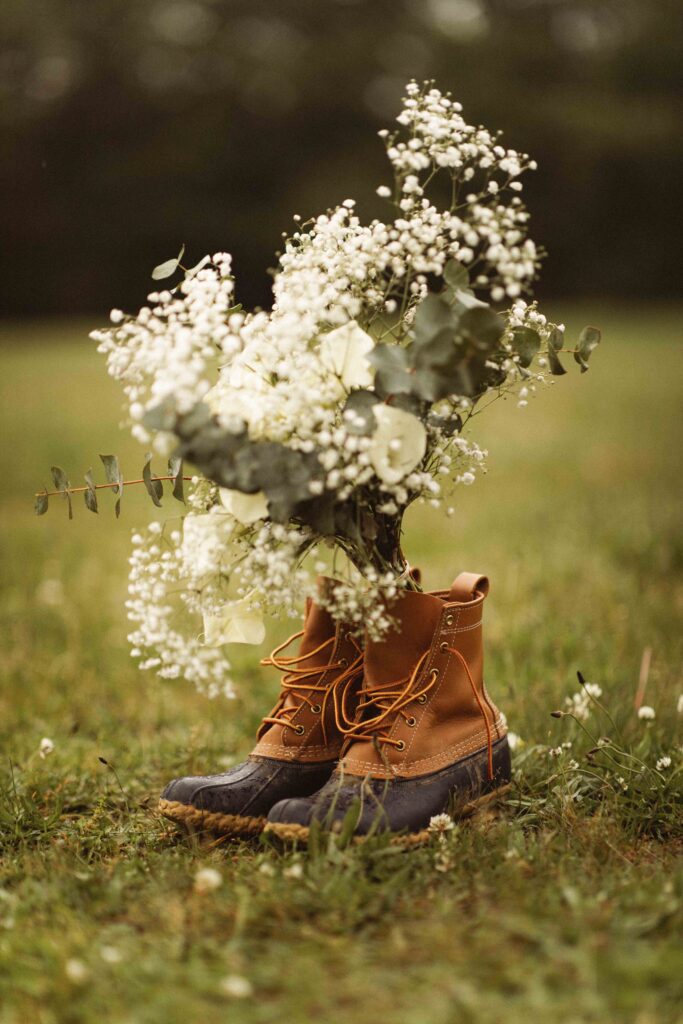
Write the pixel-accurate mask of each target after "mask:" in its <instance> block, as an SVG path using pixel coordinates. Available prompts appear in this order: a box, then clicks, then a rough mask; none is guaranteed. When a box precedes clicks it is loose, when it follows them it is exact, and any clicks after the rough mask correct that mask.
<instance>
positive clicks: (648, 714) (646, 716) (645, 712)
mask: <svg viewBox="0 0 683 1024" xmlns="http://www.w3.org/2000/svg"><path fill="white" fill-rule="evenodd" d="M655 715H656V712H655V709H654V708H651V707H650V705H649V704H643V706H642V708H638V718H640V719H642V720H643V721H644V722H651V721H652V720H653V719H654V718H655Z"/></svg>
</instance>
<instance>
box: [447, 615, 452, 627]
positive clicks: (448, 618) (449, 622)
mask: <svg viewBox="0 0 683 1024" xmlns="http://www.w3.org/2000/svg"><path fill="white" fill-rule="evenodd" d="M446 625H447V626H452V625H453V616H452V615H447V616H446Z"/></svg>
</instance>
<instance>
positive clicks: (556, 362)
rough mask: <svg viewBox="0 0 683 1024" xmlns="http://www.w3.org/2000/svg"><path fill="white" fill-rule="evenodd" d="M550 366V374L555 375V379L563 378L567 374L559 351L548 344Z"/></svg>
mask: <svg viewBox="0 0 683 1024" xmlns="http://www.w3.org/2000/svg"><path fill="white" fill-rule="evenodd" d="M548 365H549V366H550V372H551V373H552V374H554V375H555V377H561V376H562V374H563V373H566V372H567V371H566V370H565V368H564V366H563V365H562V363H561V362H560V357H559V356H558V354H557V349H555V348H553V347H552V345H550V344H548Z"/></svg>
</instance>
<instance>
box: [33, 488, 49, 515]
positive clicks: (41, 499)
mask: <svg viewBox="0 0 683 1024" xmlns="http://www.w3.org/2000/svg"><path fill="white" fill-rule="evenodd" d="M49 502H50V499H49V497H48V493H47V490H45V491H43V493H42V494H37V495H36V502H35V505H34V506H33V507H34V510H35V513H36V515H37V516H44V515H45V513H46V512H47V508H48V505H49Z"/></svg>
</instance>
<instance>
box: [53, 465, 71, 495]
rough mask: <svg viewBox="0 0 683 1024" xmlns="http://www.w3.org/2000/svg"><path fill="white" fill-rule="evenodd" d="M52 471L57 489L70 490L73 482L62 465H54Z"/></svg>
mask: <svg viewBox="0 0 683 1024" xmlns="http://www.w3.org/2000/svg"><path fill="white" fill-rule="evenodd" d="M51 473H52V479H53V481H54V485H55V490H57V491H68V489H69V487H70V486H71V484H70V483H69V480H68V478H67V475H66V473H65V472H64V470H63V469H62V468H61V467H60V466H52V467H51Z"/></svg>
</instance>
